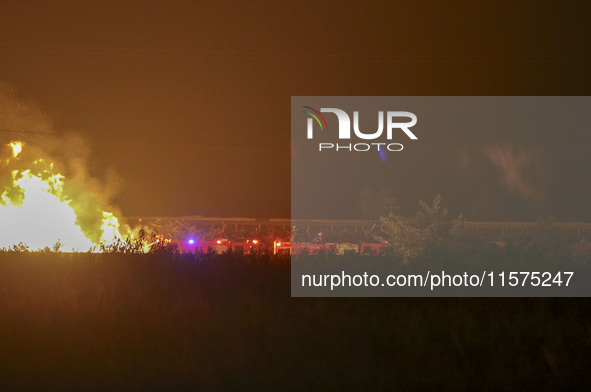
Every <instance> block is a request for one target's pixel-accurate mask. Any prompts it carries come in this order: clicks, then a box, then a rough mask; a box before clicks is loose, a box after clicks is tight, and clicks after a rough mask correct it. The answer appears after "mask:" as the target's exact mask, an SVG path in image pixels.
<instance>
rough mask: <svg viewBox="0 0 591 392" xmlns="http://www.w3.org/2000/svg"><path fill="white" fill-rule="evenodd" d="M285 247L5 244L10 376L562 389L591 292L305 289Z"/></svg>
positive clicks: (36, 380) (197, 383) (0, 350)
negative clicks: (249, 253) (421, 295)
mask: <svg viewBox="0 0 591 392" xmlns="http://www.w3.org/2000/svg"><path fill="white" fill-rule="evenodd" d="M289 287H290V266H289V259H286V258H275V257H271V256H259V257H246V256H229V255H220V256H204V257H200V258H197V259H195V258H192V257H186V258H185V257H178V258H176V259H172V258H171V257H170V256H166V255H125V254H106V255H91V254H74V255H72V254H50V253H48V254H27V253H2V254H0V309H1V312H0V361H1V364H0V389H1V390H19V389H21V390H162V391H164V390H167V391H168V390H256V391H278V390H293V391H304V390H334V391H342V390H424V389H438V390H450V389H454V390H521V389H527V390H557V389H573V388H581V387H584V386H585V385H586V384H587V377H588V372H589V366H590V365H591V304H590V302H589V301H588V300H586V299H418V298H417V299H396V298H391V299H389V298H384V299H367V298H365V299H364V298H342V299H341V298H335V299H329V298H318V299H315V298H290V292H289Z"/></svg>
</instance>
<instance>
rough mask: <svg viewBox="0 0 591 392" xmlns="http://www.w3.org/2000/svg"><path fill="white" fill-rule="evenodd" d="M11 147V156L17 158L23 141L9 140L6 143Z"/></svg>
mask: <svg viewBox="0 0 591 392" xmlns="http://www.w3.org/2000/svg"><path fill="white" fill-rule="evenodd" d="M8 146H9V147H10V148H11V149H12V157H13V158H17V157H18V155H19V154H20V153H21V151H22V150H23V143H21V142H10V144H9V145H8Z"/></svg>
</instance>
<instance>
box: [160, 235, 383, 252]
mask: <svg viewBox="0 0 591 392" xmlns="http://www.w3.org/2000/svg"><path fill="white" fill-rule="evenodd" d="M164 241H165V242H167V243H172V244H174V245H176V247H177V249H178V251H179V252H180V253H199V252H203V253H207V252H215V253H218V254H221V253H224V252H228V251H232V252H235V253H255V252H257V251H262V250H264V249H269V250H271V249H272V250H273V254H276V255H300V254H320V253H327V254H335V255H347V254H362V255H367V256H376V255H382V254H384V252H385V250H386V248H387V247H388V244H387V243H370V242H362V243H358V244H355V243H291V242H289V241H281V240H276V241H273V242H272V243H267V242H265V241H259V240H256V239H252V240H246V241H230V240H228V239H226V238H220V239H217V240H213V241H206V240H199V239H196V238H187V239H185V240H164Z"/></svg>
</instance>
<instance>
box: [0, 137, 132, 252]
mask: <svg viewBox="0 0 591 392" xmlns="http://www.w3.org/2000/svg"><path fill="white" fill-rule="evenodd" d="M8 147H10V149H11V153H12V154H11V155H12V157H9V158H8V159H4V160H2V161H1V162H3V163H4V165H3V166H4V167H1V168H0V248H9V247H11V246H13V245H18V244H20V243H23V244H25V245H27V246H28V247H29V249H30V250H40V249H44V248H46V247H48V248H50V249H52V248H53V247H54V245H56V244H57V243H59V244H61V245H62V247H61V250H63V251H88V250H90V249H92V248H95V247H96V246H97V245H99V244H100V243H102V244H107V245H108V244H112V243H113V242H115V241H117V240H121V239H122V236H121V234H120V226H119V221H118V219H117V218H116V217H115V215H114V214H113V213H111V212H107V211H103V210H102V209H100V208H99V206H96V205H93V204H92V203H91V202H89V200H90V201H92V200H93V199H90V198H88V200H87V199H84V200H75V198H74V197H73V196H72V195H69V194H68V193H67V192H66V191H65V185H66V184H67V181H66V179H65V177H64V176H63V175H61V174H60V173H57V172H54V165H53V163H51V162H48V161H46V160H43V159H37V160H35V161H33V162H32V163H29V164H28V166H27V165H26V163H25V161H26V160H25V159H21V158H19V156H21V154H22V152H23V144H22V143H20V142H12V143H10V144H9V145H8ZM17 159H18V162H16V160H17ZM29 162H30V161H29ZM72 193H73V194H75V193H74V192H72ZM95 250H96V249H95Z"/></svg>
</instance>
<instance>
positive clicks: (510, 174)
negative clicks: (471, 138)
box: [486, 145, 544, 200]
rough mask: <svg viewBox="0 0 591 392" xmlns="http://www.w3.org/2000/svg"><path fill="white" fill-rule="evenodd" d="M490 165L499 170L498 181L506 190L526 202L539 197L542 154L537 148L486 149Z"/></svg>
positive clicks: (541, 180) (507, 146)
mask: <svg viewBox="0 0 591 392" xmlns="http://www.w3.org/2000/svg"><path fill="white" fill-rule="evenodd" d="M486 155H487V156H488V158H489V159H490V161H491V162H492V164H493V165H494V166H495V167H497V168H498V169H499V170H500V176H499V180H500V182H501V184H502V185H503V186H505V187H506V188H507V189H508V190H510V191H512V192H515V193H517V194H518V195H520V196H521V197H523V198H524V199H526V200H533V199H536V198H538V197H539V196H540V193H541V186H542V182H543V177H544V176H543V167H542V166H543V153H542V150H541V149H539V148H533V149H532V148H530V149H524V148H516V147H514V146H513V145H506V146H502V147H493V148H487V149H486Z"/></svg>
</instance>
